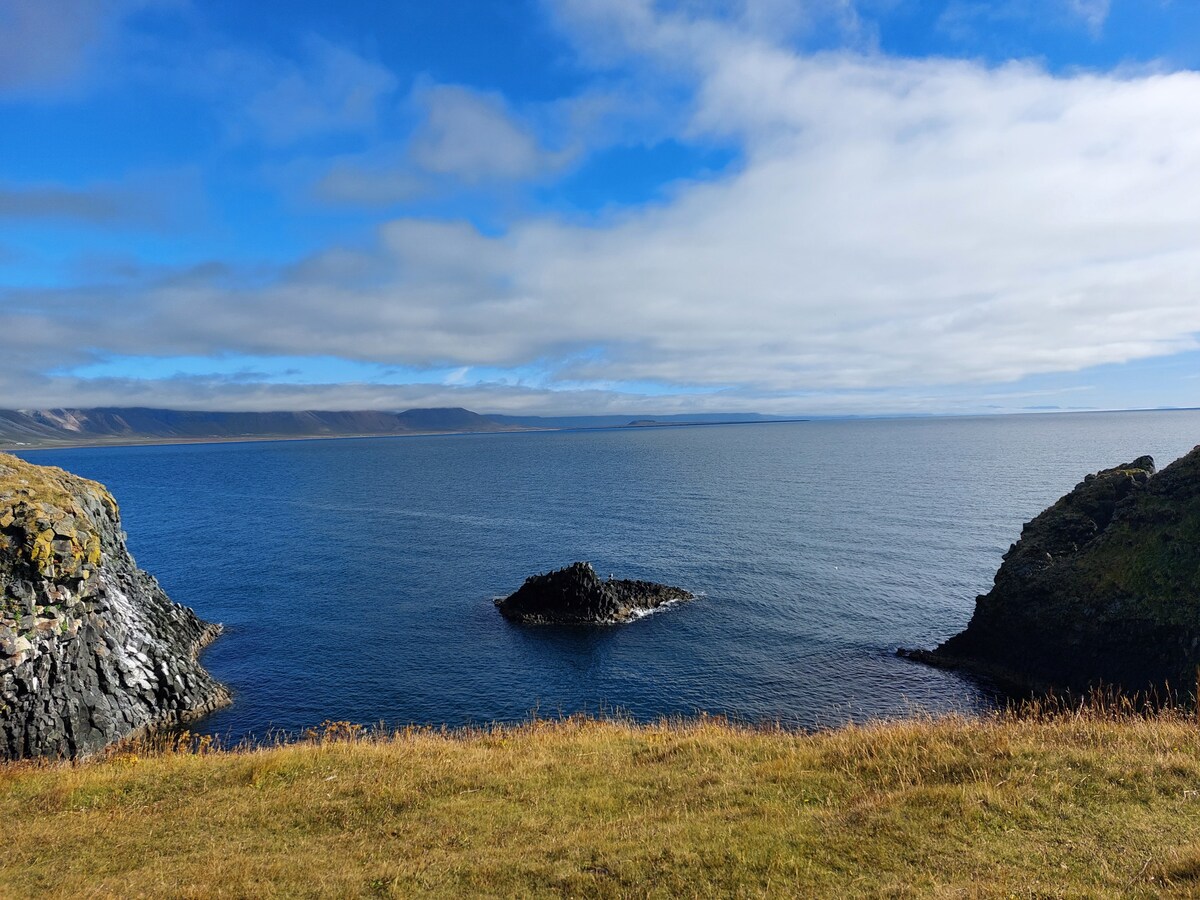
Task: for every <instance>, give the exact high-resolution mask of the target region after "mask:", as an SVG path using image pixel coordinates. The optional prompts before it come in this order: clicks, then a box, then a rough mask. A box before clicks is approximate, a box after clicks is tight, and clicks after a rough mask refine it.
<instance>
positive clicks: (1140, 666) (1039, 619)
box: [901, 447, 1200, 694]
mask: <svg viewBox="0 0 1200 900" xmlns="http://www.w3.org/2000/svg"><path fill="white" fill-rule="evenodd" d="M901 654H902V655H905V656H908V657H910V658H913V659H917V660H920V661H923V662H929V663H933V664H935V665H941V666H947V667H955V668H963V669H968V670H974V671H978V672H983V673H987V674H990V675H993V676H996V677H999V678H1000V679H1001V680H1002V681H1005V682H1009V683H1012V684H1017V685H1021V686H1025V687H1032V688H1035V689H1042V688H1047V687H1049V688H1068V689H1076V690H1085V689H1087V688H1090V687H1095V686H1099V685H1108V686H1111V687H1119V688H1122V689H1125V690H1128V691H1142V690H1154V691H1157V692H1159V693H1160V694H1161V692H1162V690H1163V689H1164V688H1165V689H1169V690H1171V691H1172V692H1176V691H1181V692H1183V693H1185V694H1187V693H1190V692H1192V691H1193V690H1194V689H1195V687H1196V685H1197V676H1198V672H1200V669H1198V667H1200V447H1198V448H1196V449H1195V450H1193V451H1192V452H1191V453H1189V454H1187V455H1186V456H1184V457H1182V458H1181V459H1179V460H1177V461H1175V462H1174V463H1172V464H1171V465H1169V466H1167V467H1166V468H1165V469H1163V470H1162V471H1161V472H1158V473H1157V474H1156V473H1155V466H1154V460H1153V459H1151V458H1150V457H1149V456H1143V457H1140V458H1138V459H1136V460H1134V461H1133V462H1130V463H1126V464H1125V465H1121V466H1116V467H1114V468H1111V469H1105V470H1103V471H1101V472H1097V473H1096V474H1094V475H1089V476H1087V478H1085V479H1084V480H1083V481H1082V482H1080V483H1079V484H1078V485H1076V487H1075V489H1074V490H1073V491H1071V492H1070V493H1069V494H1067V495H1066V496H1064V497H1062V498H1061V499H1060V500H1059V501H1058V502H1056V503H1055V504H1054V505H1052V506H1051V507H1049V508H1048V509H1047V510H1045V511H1044V512H1042V513H1041V514H1040V515H1038V516H1037V517H1036V518H1034V519H1033V520H1032V521H1031V522H1029V523H1027V524H1026V525H1025V527H1024V529H1023V530H1022V532H1021V538H1020V540H1018V541H1017V542H1016V543H1015V544H1013V545H1012V547H1011V548H1010V549H1009V551H1008V552H1007V553H1006V554H1005V555H1004V562H1003V564H1002V565H1001V566H1000V569H999V571H997V572H996V578H995V584H994V586H993V587H992V589H991V591H989V592H988V593H987V594H984V595H982V596H980V597H979V598H977V600H976V603H975V614H974V616H973V617H972V618H971V621H970V624H969V625H968V626H967V628H966V630H965V631H963V632H961V633H960V634H957V635H955V636H954V637H952V638H950V639H949V640H948V641H946V642H945V643H944V644H942V645H941V646H940V647H938V648H937V649H936V650H933V651H924V650H916V651H901Z"/></svg>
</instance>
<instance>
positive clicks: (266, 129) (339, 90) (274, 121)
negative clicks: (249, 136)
mask: <svg viewBox="0 0 1200 900" xmlns="http://www.w3.org/2000/svg"><path fill="white" fill-rule="evenodd" d="M215 66H216V69H217V71H218V76H217V78H218V81H219V82H221V84H220V85H219V86H220V87H221V88H222V89H227V86H228V79H229V77H230V76H234V77H235V82H234V83H243V84H244V83H245V82H246V81H247V80H248V81H250V83H251V84H252V85H255V87H253V89H252V92H251V94H250V96H249V98H248V99H246V101H245V108H244V110H243V115H244V116H245V117H246V118H247V119H248V120H249V121H250V122H251V123H252V124H253V125H254V126H255V128H256V130H257V132H258V133H259V134H260V135H261V136H262V137H263V138H264V139H265V140H266V141H268V142H269V143H274V144H287V143H291V142H292V141H296V140H299V139H302V138H306V137H311V136H313V135H320V134H326V133H330V132H339V131H361V130H365V129H369V128H371V127H372V126H373V125H374V124H375V121H376V116H377V114H378V108H379V104H380V102H381V101H382V100H383V99H384V98H385V97H387V96H388V95H389V94H391V93H392V92H393V91H394V90H395V89H396V84H397V82H396V77H395V76H394V75H393V74H392V73H391V72H390V71H389V70H388V69H387V68H385V67H384V66H382V65H380V64H379V63H376V62H373V61H371V60H368V59H366V58H364V57H362V56H360V55H359V54H357V53H355V52H354V51H352V50H350V49H348V48H346V47H342V46H339V45H337V44H333V43H331V42H329V41H327V40H325V39H324V38H319V37H310V38H308V40H307V41H305V43H304V53H303V60H302V62H299V63H293V62H288V61H286V60H283V59H281V58H267V57H259V56H247V55H244V54H238V53H234V52H226V53H222V54H217V56H216V57H215Z"/></svg>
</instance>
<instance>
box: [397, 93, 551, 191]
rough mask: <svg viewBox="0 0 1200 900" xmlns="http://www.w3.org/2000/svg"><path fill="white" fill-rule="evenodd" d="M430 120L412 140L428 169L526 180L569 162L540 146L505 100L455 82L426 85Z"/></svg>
mask: <svg viewBox="0 0 1200 900" xmlns="http://www.w3.org/2000/svg"><path fill="white" fill-rule="evenodd" d="M419 100H420V102H421V104H422V105H423V106H425V108H426V120H425V123H424V124H423V126H422V128H421V129H420V131H418V133H417V135H416V137H415V138H414V140H413V143H412V147H411V150H410V152H411V154H412V159H413V162H415V163H416V165H417V166H419V167H420V168H422V169H424V170H425V171H427V172H434V173H436V174H439V175H452V176H454V177H456V178H460V179H462V180H464V181H468V182H474V181H486V180H491V179H504V180H513V179H523V178H532V177H535V176H537V175H539V174H543V173H544V172H545V170H546V169H548V168H554V167H557V166H558V165H560V164H561V162H562V161H565V160H564V159H563V158H562V157H560V156H558V155H556V154H551V153H547V152H545V151H544V150H542V149H541V148H540V147H539V146H538V142H537V140H536V138H535V137H534V136H533V134H532V133H531V131H530V130H529V129H528V128H526V127H522V126H521V125H520V124H519V123H517V122H516V121H515V120H514V119H513V117H512V114H511V113H510V111H509V110H508V109H507V108H506V106H505V103H504V100H503V99H502V98H501V97H500V96H499V95H495V94H485V93H480V92H478V91H474V90H470V89H468V88H463V87H457V86H453V85H437V86H434V87H429V88H427V89H425V90H423V91H422V92H421V94H420V97H419Z"/></svg>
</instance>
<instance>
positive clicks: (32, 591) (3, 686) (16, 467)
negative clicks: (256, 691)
mask: <svg viewBox="0 0 1200 900" xmlns="http://www.w3.org/2000/svg"><path fill="white" fill-rule="evenodd" d="M219 633H220V626H219V625H213V624H209V623H206V622H203V621H201V620H200V619H199V618H198V617H197V616H196V614H195V613H194V612H192V610H190V609H188V608H186V607H183V606H180V605H179V604H177V603H173V602H172V601H171V600H170V599H169V598H168V597H167V595H166V594H165V593H164V592H163V590H162V588H161V587H160V586H159V584H158V582H157V581H156V580H155V579H154V578H153V577H152V576H150V575H149V574H147V573H146V572H144V571H142V570H141V569H139V568H138V567H137V564H136V563H135V562H134V560H133V558H132V557H131V556H130V555H129V551H128V550H127V549H126V546H125V538H124V533H123V532H122V530H121V521H120V512H119V509H118V506H117V503H116V501H115V500H114V499H113V497H112V495H111V494H110V493H109V492H108V490H107V489H105V488H104V486H103V485H100V484H98V483H96V482H94V481H88V480H87V479H84V478H79V477H77V476H75V475H71V474H69V473H67V472H64V471H63V470H61V469H56V468H50V467H44V466H35V465H32V464H30V463H27V462H24V461H23V460H20V459H18V458H16V457H13V456H8V455H0V758H4V759H19V758H24V757H33V756H48V757H59V758H72V759H73V758H77V757H80V756H85V755H88V754H90V753H94V752H95V751H97V750H100V749H102V748H103V747H105V746H106V745H108V744H110V743H112V742H114V741H117V740H120V739H121V738H124V737H128V736H130V735H133V734H135V733H138V732H142V731H146V730H150V729H154V728H158V727H162V726H166V725H172V724H176V723H179V722H184V721H188V720H190V719H194V718H197V717H199V716H201V715H203V714H205V713H206V712H208V711H210V710H212V709H215V708H217V707H219V706H222V705H224V704H226V703H228V702H229V695H228V692H227V691H226V690H225V689H224V687H222V686H221V685H220V684H218V683H217V682H215V681H214V680H213V679H212V677H211V676H210V675H209V674H208V673H207V672H206V671H204V669H203V668H201V667H200V665H199V664H198V663H197V661H196V655H197V654H198V653H199V651H200V649H201V648H203V647H204V646H205V645H206V644H207V643H208V642H210V641H211V640H213V638H215V637H216V636H217V635H218V634H219Z"/></svg>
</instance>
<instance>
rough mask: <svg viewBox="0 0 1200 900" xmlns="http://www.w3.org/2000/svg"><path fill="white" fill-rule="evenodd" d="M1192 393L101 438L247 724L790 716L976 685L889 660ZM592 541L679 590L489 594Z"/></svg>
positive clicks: (1146, 447)
mask: <svg viewBox="0 0 1200 900" xmlns="http://www.w3.org/2000/svg"><path fill="white" fill-rule="evenodd" d="M1197 442H1200V413H1196V412H1159V413H1117V414H1079V415H1038V416H1018V417H989V418H978V419H910V420H890V421H889V420H874V421H841V422H808V423H797V424H773V425H745V426H719V427H700V428H652V429H638V430H617V431H581V432H560V433H530V434H511V435H479V436H452V437H412V438H378V439H366V440H336V441H309V442H291V443H288V442H277V443H252V444H213V445H199V446H196V445H193V446H178V447H133V448H103V449H89V450H69V451H67V450H63V451H43V452H33V453H28V454H25V455H26V456H27V458H29V459H31V460H34V461H36V462H40V463H47V464H54V465H60V466H63V467H65V468H67V469H69V470H71V471H74V472H77V473H79V474H81V475H85V476H87V477H90V478H95V479H98V480H100V481H102V482H104V483H106V484H108V485H109V486H110V487H111V489H112V490H113V492H114V493H115V494H116V496H117V498H118V500H119V501H120V502H121V504H122V510H123V515H124V524H125V527H126V529H127V531H128V533H129V545H130V548H131V549H132V551H133V553H134V555H135V556H136V557H137V560H138V562H139V563H140V564H141V565H142V566H143V567H144V568H146V569H148V570H149V571H151V572H153V573H154V574H155V575H157V576H158V577H159V579H160V580H161V581H162V583H163V585H164V586H165V587H166V589H167V590H168V592H169V593H170V594H171V596H172V597H173V598H174V599H176V600H177V601H179V602H181V603H185V604H187V605H189V606H192V607H193V608H195V609H196V611H197V612H198V613H199V614H200V615H201V616H203V617H204V618H206V619H209V620H213V621H220V622H223V623H225V625H226V626H227V632H226V634H225V635H224V636H223V637H222V638H221V639H220V640H219V641H218V642H217V643H215V644H214V645H213V646H212V647H211V648H210V649H209V650H208V651H207V652H206V653H205V655H204V664H205V665H206V666H207V667H208V668H209V670H210V671H212V673H213V674H214V675H215V676H216V677H217V678H219V679H220V680H222V681H224V682H226V683H227V684H229V685H230V686H231V687H232V689H233V692H234V697H235V702H234V705H233V706H232V707H230V708H229V709H227V710H224V711H221V712H219V713H217V714H216V715H214V716H212V717H211V718H210V719H208V720H207V722H206V723H205V727H206V728H207V730H209V731H210V732H213V733H218V734H223V735H227V736H230V737H233V738H238V737H241V736H244V735H262V734H263V733H265V732H267V731H268V730H269V729H278V728H282V729H289V730H291V729H300V728H303V727H306V726H309V725H313V724H317V723H320V722H321V721H322V720H324V719H345V720H350V721H356V722H362V723H374V722H380V721H383V722H386V723H388V724H404V723H409V722H415V723H435V724H440V723H449V724H451V725H461V724H467V723H484V722H489V721H494V720H520V719H523V718H526V717H527V716H529V715H530V713H531V712H533V711H536V712H537V713H539V714H541V715H558V714H565V713H571V712H576V711H588V712H593V713H596V712H614V711H621V712H623V713H625V714H628V715H631V716H634V717H637V718H641V719H647V718H655V717H658V716H662V715H672V714H684V715H692V714H695V713H697V712H698V711H702V710H703V711H707V712H710V713H722V714H728V715H733V716H736V717H740V718H743V719H748V720H751V721H759V720H778V721H781V722H783V723H785V724H788V725H795V726H811V725H817V724H834V723H837V722H841V721H845V720H847V719H850V718H855V719H861V718H866V717H871V716H887V715H896V714H903V713H907V712H910V711H912V710H913V709H914V708H919V709H928V710H934V711H942V710H948V709H961V710H968V711H969V710H973V709H979V708H981V707H984V706H987V705H988V704H989V702H990V699H989V697H990V695H989V692H988V691H987V689H986V686H984V685H980V684H979V683H976V682H974V681H972V680H971V679H969V678H966V677H963V676H959V675H955V674H952V673H947V672H940V671H936V670H933V669H928V668H925V667H922V666H919V665H916V664H913V663H910V662H906V661H904V660H900V659H897V658H895V656H894V655H893V651H894V650H895V649H896V647H897V646H932V645H934V644H936V643H937V642H939V641H941V640H943V639H945V638H946V637H948V636H950V635H951V634H953V633H954V632H956V631H958V630H960V629H961V628H962V627H963V626H964V625H966V623H967V620H968V619H969V618H970V615H971V610H972V608H973V604H974V598H975V595H976V594H977V593H980V592H983V591H986V590H987V589H988V587H989V586H990V584H991V580H992V575H993V573H994V572H995V569H996V567H997V565H999V563H1000V556H1001V554H1002V553H1003V552H1004V551H1005V549H1007V547H1008V545H1009V544H1010V543H1011V542H1012V541H1013V540H1015V539H1016V537H1017V535H1018V533H1019V532H1020V528H1021V524H1022V523H1023V522H1024V521H1026V520H1027V519H1029V518H1031V517H1032V516H1033V515H1035V514H1036V513H1037V512H1039V511H1040V510H1041V509H1042V508H1043V507H1045V506H1046V505H1047V504H1048V503H1050V502H1051V501H1053V500H1054V499H1055V498H1057V497H1058V496H1060V495H1061V494H1063V493H1064V492H1066V491H1067V490H1069V489H1070V488H1071V487H1072V486H1073V485H1074V484H1075V483H1076V482H1078V481H1079V480H1080V479H1081V478H1082V476H1083V475H1084V474H1085V473H1087V472H1091V471H1094V470H1096V469H1099V468H1103V467H1106V466H1110V465H1115V464H1117V463H1120V462H1125V461H1128V460H1129V459H1132V458H1134V457H1136V456H1139V455H1141V454H1143V453H1147V452H1148V453H1152V454H1153V455H1154V456H1155V458H1156V459H1157V460H1158V462H1159V464H1160V466H1161V465H1164V464H1166V463H1167V462H1169V461H1171V460H1172V459H1175V458H1176V457H1178V456H1180V455H1181V454H1183V453H1185V452H1186V451H1187V450H1189V449H1190V448H1191V447H1192V446H1193V445H1194V444H1196V443H1197ZM577 559H585V560H591V561H592V562H593V563H594V564H595V566H596V568H597V569H598V570H599V571H600V573H601V574H602V575H607V574H608V573H610V572H611V573H614V574H616V575H617V576H618V577H632V578H648V579H654V580H659V581H664V582H668V583H671V584H676V585H680V586H683V587H686V588H689V589H691V590H692V591H695V592H697V593H699V594H700V595H701V598H700V599H698V600H697V601H695V602H692V603H687V604H682V605H679V606H675V607H672V608H670V609H669V610H667V611H664V612H661V613H659V614H657V615H654V616H650V617H647V618H645V619H643V620H641V621H638V622H636V623H633V624H630V625H624V626H610V627H598V628H567V627H521V626H515V625H512V624H510V623H508V622H506V621H505V620H504V619H502V618H501V617H500V615H499V614H498V613H497V612H496V610H495V609H494V607H493V605H492V598H493V597H495V596H497V595H503V594H506V593H509V592H510V591H512V590H515V589H516V588H517V587H518V586H519V585H520V584H521V582H522V580H523V579H524V578H525V577H526V576H527V575H529V574H532V573H535V572H543V571H546V570H548V569H551V568H556V567H559V566H562V565H564V564H566V563H569V562H571V561H573V560H577Z"/></svg>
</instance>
